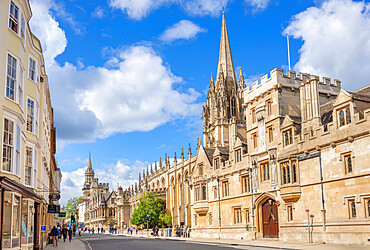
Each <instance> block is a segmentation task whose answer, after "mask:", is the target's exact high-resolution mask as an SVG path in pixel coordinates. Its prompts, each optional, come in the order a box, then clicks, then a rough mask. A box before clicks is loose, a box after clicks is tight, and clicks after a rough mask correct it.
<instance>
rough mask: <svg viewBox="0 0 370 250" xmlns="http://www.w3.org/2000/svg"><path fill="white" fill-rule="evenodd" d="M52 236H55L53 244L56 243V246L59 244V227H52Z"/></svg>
mask: <svg viewBox="0 0 370 250" xmlns="http://www.w3.org/2000/svg"><path fill="white" fill-rule="evenodd" d="M50 234H51V237H52V238H53V246H54V244H55V243H56V246H58V235H59V233H58V229H57V228H56V227H55V226H54V227H53V228H52V229H51V233H50Z"/></svg>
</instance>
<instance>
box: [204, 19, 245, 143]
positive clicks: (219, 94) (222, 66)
mask: <svg viewBox="0 0 370 250" xmlns="http://www.w3.org/2000/svg"><path fill="white" fill-rule="evenodd" d="M244 88H245V84H244V77H243V74H242V71H241V69H240V72H239V79H238V81H237V80H236V76H235V70H234V63H233V59H232V56H231V49H230V43H229V36H228V33H227V28H226V21H225V13H224V12H223V13H222V28H221V39H220V51H219V58H218V68H217V75H216V83H215V82H214V80H213V75H212V74H211V79H210V83H209V90H208V95H207V102H206V105H205V106H203V114H202V118H203V141H204V146H206V147H230V148H231V147H232V146H233V145H230V144H232V143H233V141H234V140H233V139H232V138H236V136H237V133H238V130H240V131H242V128H243V127H244V128H245V119H244V111H243V108H242V104H243V89H244Z"/></svg>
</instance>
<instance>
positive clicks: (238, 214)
mask: <svg viewBox="0 0 370 250" xmlns="http://www.w3.org/2000/svg"><path fill="white" fill-rule="evenodd" d="M240 223H242V209H241V208H240V207H239V208H234V224H240Z"/></svg>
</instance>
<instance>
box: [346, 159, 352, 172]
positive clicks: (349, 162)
mask: <svg viewBox="0 0 370 250" xmlns="http://www.w3.org/2000/svg"><path fill="white" fill-rule="evenodd" d="M347 171H348V173H352V158H351V157H347Z"/></svg>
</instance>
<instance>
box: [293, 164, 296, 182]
mask: <svg viewBox="0 0 370 250" xmlns="http://www.w3.org/2000/svg"><path fill="white" fill-rule="evenodd" d="M292 172H293V181H292V182H293V183H294V182H297V168H296V166H295V164H293V167H292Z"/></svg>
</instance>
